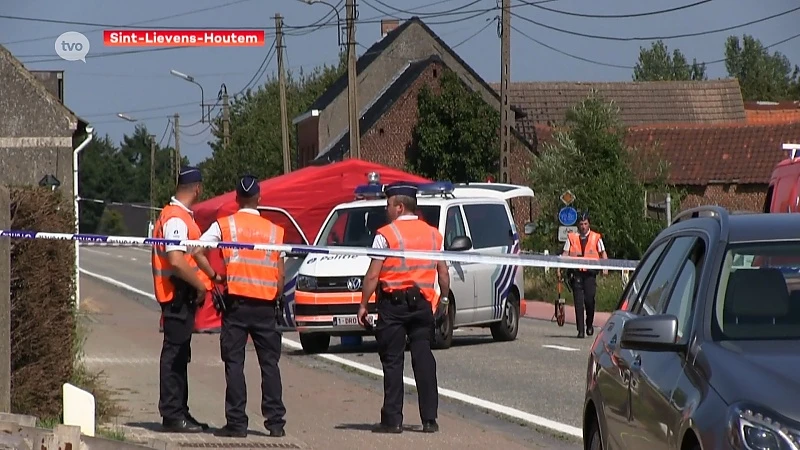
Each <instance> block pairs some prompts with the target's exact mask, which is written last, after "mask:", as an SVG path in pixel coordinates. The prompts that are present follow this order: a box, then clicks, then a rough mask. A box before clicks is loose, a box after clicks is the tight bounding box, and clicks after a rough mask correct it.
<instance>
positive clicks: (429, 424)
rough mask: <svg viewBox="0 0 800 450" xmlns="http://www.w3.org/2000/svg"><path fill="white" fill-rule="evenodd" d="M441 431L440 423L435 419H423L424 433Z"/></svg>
mask: <svg viewBox="0 0 800 450" xmlns="http://www.w3.org/2000/svg"><path fill="white" fill-rule="evenodd" d="M437 431H439V424H438V423H436V421H435V420H423V421H422V432H423V433H436V432H437Z"/></svg>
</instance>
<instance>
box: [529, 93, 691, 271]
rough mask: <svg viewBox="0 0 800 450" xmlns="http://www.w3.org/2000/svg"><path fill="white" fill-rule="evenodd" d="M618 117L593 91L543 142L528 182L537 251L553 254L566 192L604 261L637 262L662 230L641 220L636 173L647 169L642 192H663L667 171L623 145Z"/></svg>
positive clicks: (643, 151) (657, 224) (650, 221)
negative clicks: (594, 233) (598, 242)
mask: <svg viewBox="0 0 800 450" xmlns="http://www.w3.org/2000/svg"><path fill="white" fill-rule="evenodd" d="M618 113H619V112H618V109H617V108H616V107H615V106H614V105H613V104H612V103H608V102H605V101H604V100H603V99H602V98H600V97H598V96H597V95H596V94H595V93H592V94H591V95H590V96H589V97H588V98H586V99H585V100H584V101H582V102H581V103H579V104H578V105H576V106H574V107H573V108H572V109H570V110H569V111H568V112H567V115H566V131H565V130H561V131H557V132H556V134H555V136H554V140H555V142H554V143H546V144H544V145H543V147H544V148H543V149H542V151H541V153H540V156H539V157H538V158H536V159H535V160H534V161H533V164H532V169H531V178H532V181H533V185H534V187H535V190H536V195H537V197H538V201H539V206H540V210H541V211H542V213H541V216H540V218H539V220H538V223H537V227H536V233H535V235H534V237H533V242H534V245H535V246H536V247H539V249H542V248H548V249H549V250H551V251H553V250H557V242H556V225H557V224H556V212H557V211H558V209H559V208H560V207H563V204H561V202H560V200H559V197H560V196H561V194H562V193H563V192H565V191H566V190H570V191H572V192H573V193H574V194H575V196H576V198H577V200H576V204H575V205H574V206H576V207H577V208H578V209H579V210H588V211H589V215H590V216H591V220H592V225H593V228H594V229H596V230H598V231H599V232H601V233H602V234H603V236H604V238H603V239H604V241H605V242H606V244H607V245H606V246H607V248H608V252H609V257H612V258H625V259H639V258H641V256H642V254H643V253H644V251H645V250H646V249H647V247H648V246H649V245H650V242H652V240H653V238H654V237H655V236H656V234H657V233H658V232H659V231H660V230H661V229H662V226H663V224H662V223H661V221H659V220H655V219H650V218H644V217H643V206H644V205H643V201H644V193H645V189H646V187H645V184H644V183H643V182H641V181H640V180H639V178H640V176H638V175H639V174H640V173H644V171H646V173H648V174H649V175H651V176H652V178H653V181H652V182H650V183H649V184H650V186H648V187H647V188H648V189H649V188H655V189H656V190H660V191H662V192H666V191H667V189H668V188H667V186H666V185H665V183H664V174H665V169H666V167H665V165H664V164H663V162H662V161H661V160H660V159H658V158H654V157H652V156H651V155H650V154H649V153H648V152H647V151H646V149H630V148H628V147H627V146H626V145H625V142H624V138H625V128H624V127H623V126H622V124H621V123H620V121H619V118H618ZM676 199H677V196H676ZM675 203H678V202H677V200H676V202H675Z"/></svg>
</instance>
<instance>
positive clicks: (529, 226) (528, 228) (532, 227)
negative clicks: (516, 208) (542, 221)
mask: <svg viewBox="0 0 800 450" xmlns="http://www.w3.org/2000/svg"><path fill="white" fill-rule="evenodd" d="M535 231H536V223H534V222H528V223H526V224H525V229H524V230H523V233H525V236H530V235H532V234H533V233H534V232H535Z"/></svg>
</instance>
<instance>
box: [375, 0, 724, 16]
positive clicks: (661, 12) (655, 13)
mask: <svg viewBox="0 0 800 450" xmlns="http://www.w3.org/2000/svg"><path fill="white" fill-rule="evenodd" d="M375 1H378V0H375ZM519 1H520V2H521V3H524V4H526V5H530V6H533V7H536V8H539V9H542V10H545V11H549V12H553V13H557V14H563V15H566V16H573V17H588V18H592V19H629V18H632V17H645V16H657V15H659V14H666V13H671V12H675V11H682V10H684V9H689V8H694V7H695V6H700V5H702V4H704V3H710V2H711V0H701V1H699V2H694V3H690V4H688V5H683V6H676V7H674V8H669V9H660V10H658V11H649V12H643V13H634V14H582V13H574V12H569V11H561V10H559V9H552V8H548V7H546V6H540V5H538V4H537V3H534V2H528V1H526V0H519Z"/></svg>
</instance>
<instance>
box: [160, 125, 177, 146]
mask: <svg viewBox="0 0 800 450" xmlns="http://www.w3.org/2000/svg"><path fill="white" fill-rule="evenodd" d="M170 128H171V129H173V130H174V129H175V127H174V126H173V123H172V119H169V118H168V119H167V127H166V128H164V133H163V134H162V135H161V139H159V140H158V146H159V147H161V143H162V142H164V138H165V137H167V132H169V130H170Z"/></svg>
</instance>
